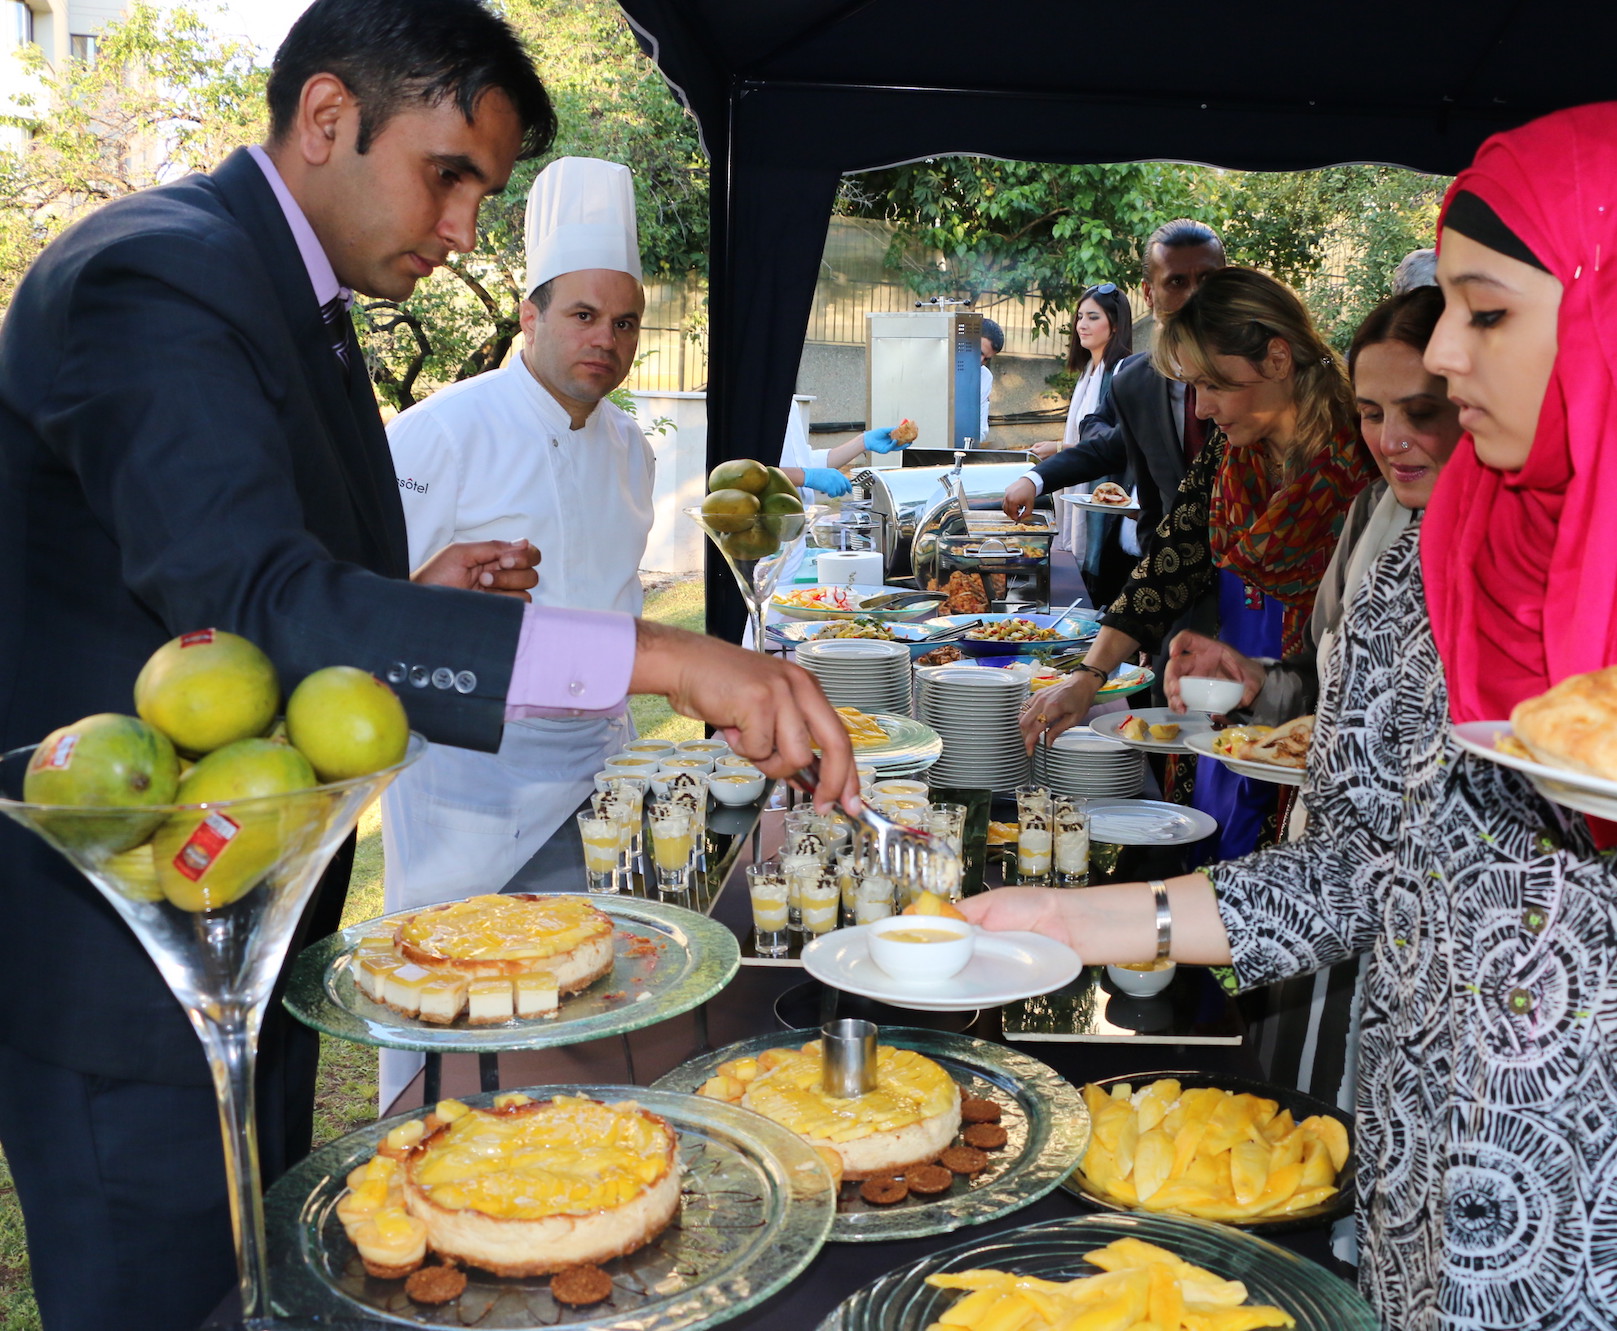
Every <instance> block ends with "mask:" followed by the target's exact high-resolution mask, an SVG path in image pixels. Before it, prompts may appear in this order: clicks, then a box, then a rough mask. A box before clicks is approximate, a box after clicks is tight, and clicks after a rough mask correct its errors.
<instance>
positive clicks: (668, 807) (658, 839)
mask: <svg viewBox="0 0 1617 1331" xmlns="http://www.w3.org/2000/svg"><path fill="white" fill-rule="evenodd" d="M650 822H651V861H652V864H653V865H654V866H655V867H656V870H657V886H658V888H659V889H660V890H662V891H664V892H683V891H685V890H686V889H687V888H688V887H690V885H691V861H692V860H694V859H695V858H696V828H695V823H694V820H693V819H692V818H691V812H690V810H689V809H686V808H683V807H681V806H680V805H678V804H669V803H667V802H666V801H663V800H658V801H657V802H656V803H654V804H653V805H652V806H651V819H650Z"/></svg>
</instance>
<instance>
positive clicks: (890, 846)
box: [791, 759, 961, 897]
mask: <svg viewBox="0 0 1617 1331" xmlns="http://www.w3.org/2000/svg"><path fill="white" fill-rule="evenodd" d="M791 782H792V784H793V785H794V786H796V787H797V788H798V789H799V790H801V791H803V792H804V793H805V794H808V795H810V796H812V795H813V794H814V792H815V791H816V790H818V789H819V787H820V764H819V761H818V759H810V761H809V763H808V766H806V767H800V768H799V769H798V770H797V772H796V774H795V775H794V776H793V777H792V778H791ZM837 807H838V808H840V809H842V812H843V813H845V814H847V816H848V817H849V818H852V819H853V820H854V822H856V823H857V824H859V826H860V827H861V828H862V829H863V830H864V832H865V835H866V836H867V837H868V838H870V840H871V841H873V842H874V845H875V859H876V863H877V864H878V865H880V866H881V868H882V871H883V872H884V873H886V874H888V875H889V876H890V877H893V878H902V879H904V880H906V881H908V882H913V883H919V884H920V885H921V887H922V889H923V890H925V891H927V892H932V893H934V894H936V895H938V896H943V897H952V896H954V894H955V889H956V888H957V887H958V886H959V885H960V875H961V868H960V857H959V856H958V855H956V854H955V853H954V851H952V850H950V849H949V846H948V844H947V843H946V842H944V841H943V840H942V839H941V838H939V837H935V836H933V835H932V833H930V832H923V831H921V830H920V829H919V828H915V827H900V826H899V825H898V824H897V823H895V822H893V820H892V819H890V818H885V817H883V816H882V815H881V814H879V813H877V812H876V811H875V810H874V809H872V808H871V807H870V806H869V805H867V804H864V803H861V804H860V806H859V812H858V813H850V812H849V811H848V810H847V809H846V808H843V806H842V804H841V803H840V802H838V805H837Z"/></svg>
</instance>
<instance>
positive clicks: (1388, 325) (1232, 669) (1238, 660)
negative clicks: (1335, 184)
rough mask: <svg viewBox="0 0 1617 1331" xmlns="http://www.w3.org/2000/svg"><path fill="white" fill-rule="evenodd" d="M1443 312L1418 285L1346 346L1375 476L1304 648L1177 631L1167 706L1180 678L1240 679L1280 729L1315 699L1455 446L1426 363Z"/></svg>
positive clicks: (1447, 408)
mask: <svg viewBox="0 0 1617 1331" xmlns="http://www.w3.org/2000/svg"><path fill="white" fill-rule="evenodd" d="M1442 313H1443V293H1442V292H1441V291H1439V290H1438V289H1437V288H1436V287H1435V286H1421V287H1416V288H1414V289H1413V290H1409V291H1405V292H1403V293H1402V294H1401V295H1397V296H1393V297H1392V298H1391V299H1389V300H1384V301H1382V303H1381V304H1380V305H1378V306H1376V308H1375V309H1374V310H1372V311H1371V312H1370V314H1369V315H1368V317H1366V319H1365V321H1364V322H1363V323H1362V324H1360V325H1359V331H1358V332H1357V333H1355V334H1354V335H1353V343H1352V345H1351V346H1350V347H1349V348H1348V354H1347V364H1348V374H1349V375H1350V376H1351V378H1352V380H1353V398H1354V403H1355V405H1356V406H1357V408H1358V413H1359V433H1360V434H1361V435H1362V436H1363V438H1364V442H1365V445H1366V446H1367V447H1368V448H1369V450H1370V456H1371V458H1372V459H1373V460H1374V461H1375V464H1376V469H1377V470H1378V471H1379V472H1380V473H1381V476H1380V478H1379V479H1377V480H1375V481H1373V482H1371V484H1370V485H1368V486H1366V487H1365V489H1364V490H1362V491H1361V492H1360V494H1359V497H1358V498H1357V499H1355V500H1354V501H1353V505H1352V507H1351V508H1350V509H1349V510H1348V515H1347V520H1346V522H1345V523H1344V524H1343V526H1342V536H1341V539H1340V540H1339V542H1338V544H1337V547H1336V552H1335V553H1334V554H1333V555H1332V556H1331V562H1330V566H1329V567H1328V568H1327V569H1326V570H1325V578H1324V580H1323V581H1322V582H1321V583H1320V587H1319V591H1318V593H1317V594H1316V595H1315V598H1314V611H1313V614H1312V615H1311V616H1310V618H1309V621H1308V626H1307V628H1306V629H1305V631H1304V637H1303V646H1302V650H1301V651H1299V652H1297V653H1296V654H1295V655H1292V656H1288V657H1286V658H1284V659H1282V660H1278V661H1274V660H1265V659H1263V658H1260V657H1251V656H1247V655H1245V654H1244V653H1242V652H1239V651H1237V650H1236V649H1235V648H1234V647H1231V646H1230V645H1229V644H1228V643H1223V642H1220V641H1218V639H1216V638H1210V637H1208V636H1207V635H1205V634H1202V633H1195V632H1191V631H1186V632H1184V633H1180V634H1178V635H1177V636H1176V637H1175V638H1174V640H1173V642H1172V643H1170V644H1169V649H1168V664H1167V669H1166V672H1165V677H1164V684H1165V687H1166V691H1167V695H1168V702H1169V704H1170V705H1171V706H1172V707H1173V708H1174V709H1175V710H1176V711H1182V710H1183V704H1182V703H1181V701H1180V696H1179V681H1180V680H1181V679H1183V678H1184V677H1185V676H1187V675H1190V676H1194V677H1198V678H1222V679H1234V680H1240V681H1241V682H1242V683H1244V684H1245V685H1246V691H1245V693H1244V694H1243V695H1242V697H1241V703H1240V706H1241V708H1242V709H1243V710H1244V711H1245V712H1246V713H1247V719H1248V720H1249V721H1251V722H1252V723H1253V724H1255V725H1266V726H1278V725H1280V724H1281V723H1282V722H1285V721H1290V720H1292V719H1293V718H1294V717H1299V716H1306V715H1307V714H1309V713H1310V712H1312V711H1313V710H1314V708H1315V707H1316V706H1317V705H1318V702H1319V662H1320V661H1323V660H1324V659H1325V658H1326V657H1327V656H1329V655H1330V644H1331V642H1332V641H1333V640H1334V639H1335V637H1336V636H1337V634H1338V633H1339V632H1340V631H1341V627H1342V616H1343V615H1344V613H1346V611H1347V605H1348V602H1349V601H1351V600H1352V599H1353V595H1354V593H1355V592H1356V591H1357V590H1358V588H1359V587H1360V585H1361V584H1362V583H1363V582H1364V578H1365V574H1366V573H1368V572H1369V570H1370V565H1371V564H1373V563H1374V562H1375V561H1376V559H1377V558H1378V557H1379V556H1380V555H1382V554H1383V553H1384V552H1385V551H1386V550H1387V549H1388V548H1389V547H1390V546H1391V545H1392V544H1393V542H1394V541H1396V540H1397V539H1398V537H1399V536H1401V535H1402V534H1403V533H1404V531H1405V529H1406V528H1407V527H1409V526H1410V525H1411V524H1413V523H1415V522H1418V521H1419V520H1420V515H1421V512H1422V511H1423V510H1424V509H1425V507H1426V505H1427V504H1428V503H1430V502H1431V498H1432V490H1433V487H1434V486H1436V484H1437V478H1438V474H1439V473H1440V472H1441V471H1442V469H1443V467H1444V464H1446V463H1447V462H1448V460H1449V456H1450V455H1451V454H1452V453H1453V452H1454V447H1455V445H1456V444H1458V443H1459V442H1460V409H1459V408H1458V407H1457V406H1455V405H1454V403H1453V402H1451V401H1450V400H1449V396H1448V390H1447V388H1446V387H1445V385H1444V382H1443V379H1442V377H1441V376H1439V375H1435V374H1433V373H1432V372H1431V371H1430V370H1428V369H1427V368H1426V366H1425V365H1424V364H1423V363H1422V357H1423V356H1424V355H1425V354H1426V344H1427V342H1428V341H1430V339H1431V336H1432V330H1433V329H1434V328H1435V327H1436V326H1437V320H1438V317H1439V316H1440V315H1441V314H1442Z"/></svg>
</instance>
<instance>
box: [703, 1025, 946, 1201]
mask: <svg viewBox="0 0 1617 1331" xmlns="http://www.w3.org/2000/svg"><path fill="white" fill-rule="evenodd" d="M823 1071H824V1063H823V1058H822V1055H821V1050H820V1042H819V1041H818V1040H814V1041H811V1042H810V1043H808V1044H806V1045H804V1046H803V1047H802V1048H801V1049H768V1050H765V1051H764V1052H763V1053H762V1054H760V1055H759V1056H758V1057H757V1058H755V1059H752V1058H740V1059H732V1060H731V1061H730V1062H728V1063H724V1064H721V1065H720V1067H719V1068H718V1069H717V1073H716V1075H715V1076H713V1077H710V1078H709V1079H708V1080H707V1081H706V1082H705V1083H703V1085H702V1087H701V1088H700V1091H699V1094H702V1095H706V1096H709V1097H711V1098H714V1099H720V1100H729V1101H730V1102H731V1103H735V1104H740V1105H741V1106H742V1107H743V1108H746V1109H751V1110H753V1111H754V1112H755V1113H759V1114H762V1115H764V1117H766V1118H771V1119H774V1120H775V1122H777V1123H779V1124H781V1125H782V1126H783V1127H787V1128H790V1129H791V1130H792V1131H793V1132H795V1133H797V1135H798V1136H799V1137H802V1138H803V1139H804V1140H805V1141H806V1142H808V1144H809V1145H810V1146H812V1147H814V1148H815V1149H816V1150H819V1151H821V1152H822V1154H823V1153H824V1152H825V1151H826V1150H830V1151H834V1152H835V1153H836V1154H837V1155H838V1156H839V1157H840V1158H841V1161H842V1177H843V1178H846V1179H852V1180H856V1181H857V1180H860V1179H867V1178H872V1177H875V1176H879V1175H887V1174H898V1173H902V1172H903V1171H904V1170H905V1169H907V1168H911V1167H913V1166H916V1165H921V1164H928V1163H930V1162H932V1161H934V1160H936V1159H937V1158H938V1157H939V1156H940V1155H942V1154H943V1152H944V1151H945V1150H946V1149H948V1147H949V1145H950V1143H951V1142H952V1141H953V1140H954V1136H955V1133H956V1132H958V1131H959V1130H960V1088H959V1087H958V1086H957V1085H956V1084H955V1082H954V1079H953V1078H952V1077H950V1076H949V1074H948V1072H946V1071H945V1070H944V1069H943V1068H942V1067H941V1066H939V1065H938V1064H937V1063H935V1062H933V1061H932V1060H931V1059H930V1058H927V1057H925V1056H924V1055H921V1054H918V1053H916V1052H915V1051H914V1050H913V1049H895V1048H893V1047H892V1046H890V1045H881V1046H879V1047H878V1049H877V1051H876V1089H875V1090H873V1091H870V1092H867V1093H866V1094H864V1095H861V1096H857V1097H854V1098H852V1099H839V1098H837V1097H834V1096H829V1095H826V1094H825V1092H824V1091H823V1090H821V1088H820V1079H821V1075H822V1073H823Z"/></svg>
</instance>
